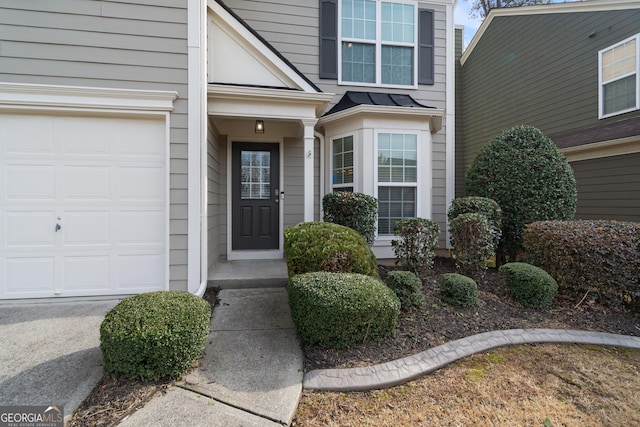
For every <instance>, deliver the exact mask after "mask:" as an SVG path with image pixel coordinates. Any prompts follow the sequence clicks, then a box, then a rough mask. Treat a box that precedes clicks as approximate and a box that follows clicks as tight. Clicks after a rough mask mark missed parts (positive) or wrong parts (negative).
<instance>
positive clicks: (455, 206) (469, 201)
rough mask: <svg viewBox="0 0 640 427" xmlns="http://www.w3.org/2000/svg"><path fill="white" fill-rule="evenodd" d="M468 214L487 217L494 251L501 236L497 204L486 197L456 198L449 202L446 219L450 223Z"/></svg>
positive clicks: (499, 213) (500, 220) (500, 215)
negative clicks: (459, 216) (492, 237)
mask: <svg viewBox="0 0 640 427" xmlns="http://www.w3.org/2000/svg"><path fill="white" fill-rule="evenodd" d="M470 213H475V214H482V215H484V216H486V217H487V220H488V221H489V224H491V229H492V234H493V236H494V241H493V247H494V250H495V249H496V248H497V247H498V243H500V236H502V209H500V206H499V205H498V203H497V202H496V201H495V200H493V199H489V198H487V197H474V196H469V197H457V198H455V199H453V200H452V201H451V207H449V210H448V211H447V218H449V221H452V220H453V219H454V218H455V217H457V216H458V215H461V214H470Z"/></svg>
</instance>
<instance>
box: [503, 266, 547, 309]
mask: <svg viewBox="0 0 640 427" xmlns="http://www.w3.org/2000/svg"><path fill="white" fill-rule="evenodd" d="M500 272H501V273H502V274H504V275H505V276H506V279H507V288H508V289H509V292H510V293H511V295H512V296H513V297H514V298H515V300H516V301H518V302H519V303H520V305H522V306H523V307H526V308H548V307H549V305H551V300H553V297H554V296H555V295H556V292H557V291H558V284H557V283H556V281H555V280H554V279H553V277H551V276H549V274H547V272H546V271H544V270H543V269H541V268H538V267H536V266H535V265H531V264H527V263H524V262H510V263H508V264H505V265H503V266H502V267H500Z"/></svg>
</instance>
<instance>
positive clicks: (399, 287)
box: [385, 270, 424, 310]
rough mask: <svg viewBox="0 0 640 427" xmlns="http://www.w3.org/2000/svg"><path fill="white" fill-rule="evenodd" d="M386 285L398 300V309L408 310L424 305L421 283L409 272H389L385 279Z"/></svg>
mask: <svg viewBox="0 0 640 427" xmlns="http://www.w3.org/2000/svg"><path fill="white" fill-rule="evenodd" d="M385 283H386V285H387V286H388V287H389V288H390V289H391V290H392V291H393V292H394V293H395V294H396V296H397V297H398V299H399V300H400V307H401V308H402V309H403V310H408V309H410V308H412V307H420V306H422V305H423V304H424V294H423V293H422V281H420V278H418V276H416V275H415V274H413V273H412V272H410V271H400V270H396V271H390V272H389V274H387V277H386V279H385Z"/></svg>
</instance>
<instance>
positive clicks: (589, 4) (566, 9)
mask: <svg viewBox="0 0 640 427" xmlns="http://www.w3.org/2000/svg"><path fill="white" fill-rule="evenodd" d="M638 8H640V1H638V0H591V1H574V2H569V3H552V4H544V5H534V6H519V7H505V8H501V9H492V10H491V11H490V12H489V15H488V16H487V17H486V18H485V20H484V21H483V22H482V25H480V28H478V31H476V33H475V35H474V36H473V39H471V43H469V46H467V48H466V49H465V51H464V52H463V53H462V56H461V57H460V63H461V64H462V65H464V63H465V62H466V61H467V59H468V58H469V56H470V55H471V53H473V49H474V48H475V47H476V45H477V44H478V42H479V41H480V39H481V38H482V35H483V34H484V32H485V31H486V30H487V28H488V27H489V26H490V25H491V22H493V19H494V18H496V17H500V16H527V15H549V14H554V13H572V12H610V11H614V10H628V9H638Z"/></svg>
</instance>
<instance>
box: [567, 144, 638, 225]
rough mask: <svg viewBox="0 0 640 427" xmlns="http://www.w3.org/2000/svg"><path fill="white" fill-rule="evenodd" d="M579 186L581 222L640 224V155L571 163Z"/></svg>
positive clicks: (578, 210) (578, 216) (579, 215)
mask: <svg viewBox="0 0 640 427" xmlns="http://www.w3.org/2000/svg"><path fill="white" fill-rule="evenodd" d="M570 165H571V167H572V168H573V171H574V174H575V176H576V181H577V183H578V209H577V212H576V218H578V219H616V220H620V221H636V222H640V153H635V154H628V155H624V156H614V157H605V158H602V159H592V160H582V161H578V162H572V163H570Z"/></svg>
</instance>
